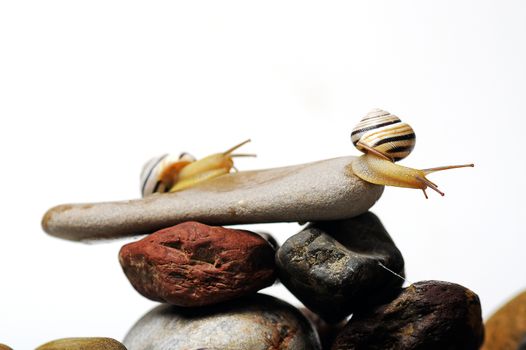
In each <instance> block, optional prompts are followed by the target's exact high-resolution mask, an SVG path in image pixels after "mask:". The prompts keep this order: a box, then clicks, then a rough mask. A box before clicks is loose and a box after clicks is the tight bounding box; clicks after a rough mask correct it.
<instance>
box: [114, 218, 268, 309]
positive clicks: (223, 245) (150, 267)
mask: <svg viewBox="0 0 526 350" xmlns="http://www.w3.org/2000/svg"><path fill="white" fill-rule="evenodd" d="M274 255H275V251H274V248H273V247H272V246H271V245H270V243H269V242H268V241H267V240H265V239H264V238H263V237H261V236H260V235H258V234H256V233H253V232H249V231H244V230H234V229H227V228H223V227H214V226H207V225H203V224H200V223H198V222H192V221H190V222H185V223H182V224H179V225H176V226H173V227H169V228H166V229H163V230H160V231H158V232H156V233H153V234H151V235H149V236H146V237H145V238H143V239H141V240H140V241H137V242H133V243H129V244H127V245H125V246H123V247H122V249H121V251H120V253H119V261H120V263H121V266H122V268H123V270H124V273H125V274H126V277H128V279H129V280H130V282H131V284H132V285H133V287H134V288H135V289H136V290H137V291H138V292H139V293H141V294H142V295H143V296H145V297H147V298H149V299H152V300H156V301H161V302H168V303H170V304H174V305H179V306H192V307H194V306H202V305H209V304H215V303H218V302H222V301H225V300H229V299H233V298H238V297H241V296H244V295H247V294H250V293H255V292H256V291H258V290H260V289H262V288H265V287H268V286H270V285H272V283H274V281H275V279H276V269H275V263H274Z"/></svg>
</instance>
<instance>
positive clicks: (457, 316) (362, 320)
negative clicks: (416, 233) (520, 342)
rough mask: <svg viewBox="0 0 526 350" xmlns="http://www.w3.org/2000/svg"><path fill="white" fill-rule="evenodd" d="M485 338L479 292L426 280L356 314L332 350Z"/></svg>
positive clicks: (445, 344) (432, 345)
mask: <svg viewBox="0 0 526 350" xmlns="http://www.w3.org/2000/svg"><path fill="white" fill-rule="evenodd" d="M483 338H484V328H483V326H482V315H481V308H480V300H479V298H478V296H477V295H476V294H475V293H473V292H472V291H471V290H469V289H467V288H464V287H462V286H460V285H458V284H454V283H449V282H442V281H422V282H417V283H414V284H412V285H411V286H409V287H407V288H405V289H404V290H403V291H402V292H401V293H400V294H399V295H398V297H396V298H395V299H394V300H393V301H391V302H390V303H388V304H385V305H381V306H378V307H376V308H374V309H372V310H369V311H365V310H364V311H363V312H360V313H357V314H354V315H353V316H352V318H351V320H350V321H349V323H348V324H347V325H346V326H345V328H343V330H342V331H341V333H340V334H339V335H338V336H337V338H336V340H335V341H334V344H333V347H332V350H352V349H371V350H375V349H382V350H383V349H406V350H410V349H412V350H416V349H426V350H435V349H436V350H439V349H440V350H444V349H451V350H453V349H455V350H456V349H459V350H460V349H461V350H477V349H479V348H480V345H481V344H482V340H483ZM502 349H504V348H502ZM506 349H507V348H506ZM510 349H511V348H510Z"/></svg>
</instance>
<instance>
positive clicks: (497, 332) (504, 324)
mask: <svg viewBox="0 0 526 350" xmlns="http://www.w3.org/2000/svg"><path fill="white" fill-rule="evenodd" d="M521 346H522V348H521ZM523 348H524V349H526V291H525V292H523V293H521V294H519V295H517V296H516V297H514V298H513V299H511V300H510V301H509V302H508V303H506V305H504V306H503V307H501V308H500V309H499V310H497V311H496V312H495V313H494V314H493V315H492V316H491V317H490V318H489V319H488V320H487V322H486V340H485V342H484V346H483V349H484V350H497V349H513V350H515V349H523Z"/></svg>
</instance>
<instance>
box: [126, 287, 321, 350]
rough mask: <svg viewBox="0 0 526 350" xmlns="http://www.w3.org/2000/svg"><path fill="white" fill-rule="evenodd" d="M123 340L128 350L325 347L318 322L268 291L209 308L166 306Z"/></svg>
mask: <svg viewBox="0 0 526 350" xmlns="http://www.w3.org/2000/svg"><path fill="white" fill-rule="evenodd" d="M123 343H124V344H125V345H126V347H127V348H128V350H151V349H155V350H172V349H192V350H197V349H210V350H211V349H214V350H215V349H218V350H219V349H221V350H225V349H228V350H247V349H250V350H269V349H276V350H277V349H280V350H320V349H321V348H320V344H319V340H318V337H317V335H316V333H315V331H314V329H313V328H312V325H311V324H310V323H309V322H308V321H307V320H306V319H305V317H304V316H303V315H302V314H301V312H299V310H297V309H296V308H294V307H293V306H291V305H289V304H287V303H285V302H284V301H281V300H279V299H276V298H274V297H271V296H267V295H264V294H255V295H252V296H250V297H246V298H242V299H237V300H233V301H231V302H226V303H221V304H217V305H213V306H207V307H203V308H180V307H177V306H173V305H161V306H158V307H156V308H154V309H153V310H151V311H150V312H148V313H147V314H146V315H145V316H143V317H142V318H141V319H140V320H139V321H138V322H137V323H136V324H135V325H134V326H133V328H132V329H131V330H130V331H129V332H128V334H127V335H126V337H125V339H124V341H123Z"/></svg>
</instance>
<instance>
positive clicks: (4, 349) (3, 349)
mask: <svg viewBox="0 0 526 350" xmlns="http://www.w3.org/2000/svg"><path fill="white" fill-rule="evenodd" d="M0 350H13V349H11V348H10V347H9V346H7V345H4V344H0Z"/></svg>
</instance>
